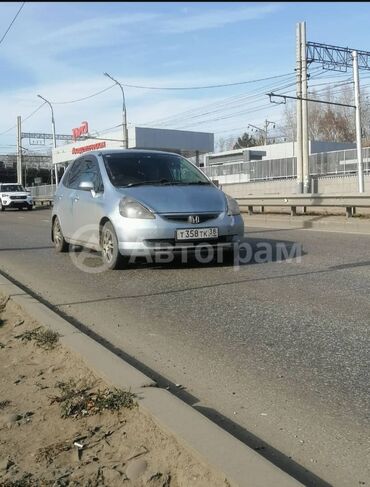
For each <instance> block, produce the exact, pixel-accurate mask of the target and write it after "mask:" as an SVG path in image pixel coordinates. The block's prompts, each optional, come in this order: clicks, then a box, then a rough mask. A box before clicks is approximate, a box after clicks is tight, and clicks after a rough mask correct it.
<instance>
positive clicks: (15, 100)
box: [0, 2, 370, 153]
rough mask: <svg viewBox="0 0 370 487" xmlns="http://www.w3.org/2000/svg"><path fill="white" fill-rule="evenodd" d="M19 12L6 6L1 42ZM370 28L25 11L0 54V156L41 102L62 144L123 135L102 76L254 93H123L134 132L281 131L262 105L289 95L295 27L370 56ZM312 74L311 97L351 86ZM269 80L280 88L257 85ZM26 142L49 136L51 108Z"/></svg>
mask: <svg viewBox="0 0 370 487" xmlns="http://www.w3.org/2000/svg"><path fill="white" fill-rule="evenodd" d="M20 6H21V2H2V3H1V4H0V39H1V37H2V36H3V34H4V33H5V31H6V29H7V28H8V26H9V24H10V22H11V20H12V19H13V17H14V15H15V14H16V12H17V11H18V9H19V8H20ZM369 19H370V3H367V2H364V3H360V2H355V3H353V2H330V3H328V2H294V3H293V2H292V3H287V2H286V3H285V2H258V3H257V2H204V3H202V2H166V3H163V2H138V3H137V2H135V3H134V2H86V3H84V2H73V3H72V2H70V3H68V2H56V3H53V2H43V3H41V2H26V3H25V5H24V7H23V9H22V10H21V12H20V14H19V16H18V17H17V19H16V21H15V22H14V24H13V26H12V28H11V29H10V30H9V32H8V34H7V35H6V37H5V38H4V40H3V41H2V42H1V43H0V153H9V152H13V151H14V150H15V143H16V142H15V140H16V139H15V137H16V130H15V128H12V129H11V130H9V131H8V132H6V131H7V130H8V129H10V128H11V127H13V126H14V125H15V123H16V117H17V115H21V116H22V118H23V119H25V118H26V117H27V116H29V115H30V114H31V113H32V112H34V111H35V110H37V109H38V107H40V105H41V104H42V101H41V100H40V99H39V98H38V97H37V94H41V95H42V96H43V97H45V98H47V99H48V100H50V101H51V102H52V103H53V107H54V112H55V122H56V129H57V132H58V133H63V134H70V133H71V130H72V128H73V127H78V126H79V125H80V123H81V122H82V121H85V120H87V121H88V122H89V128H90V132H91V133H95V132H98V131H102V130H105V129H108V128H111V127H114V126H116V125H118V124H120V123H121V120H122V114H121V113H122V112H121V108H122V95H121V91H120V89H119V87H118V86H112V85H113V83H112V81H111V80H109V79H108V78H107V77H105V76H104V75H103V73H104V72H108V73H109V74H111V75H112V76H113V77H115V78H116V79H118V80H119V81H120V82H121V83H123V84H127V85H130V84H131V85H139V86H145V87H148V86H150V87H167V88H168V87H171V88H183V87H194V86H197V87H199V86H201V87H202V86H209V85H219V84H228V83H237V82H245V81H248V82H249V83H245V84H242V85H236V86H229V87H219V88H208V89H206V88H204V89H196V90H193V89H188V90H177V89H176V90H149V89H139V88H132V87H126V86H125V87H124V90H125V96H126V106H127V117H128V121H129V124H131V125H138V126H152V127H165V128H178V129H184V130H197V131H198V130H199V131H204V132H208V131H209V132H214V133H215V137H216V138H217V137H228V136H230V135H232V134H233V135H238V134H240V133H242V132H244V131H245V130H246V128H247V126H248V124H254V125H256V126H262V124H263V123H264V120H265V119H268V120H270V121H274V122H275V121H276V124H277V127H279V123H280V122H281V119H282V110H283V108H282V106H280V105H276V104H271V103H269V99H268V97H267V96H266V94H265V93H267V92H270V91H272V90H276V89H280V93H286V94H287V93H290V94H294V89H295V88H294V68H295V29H296V23H297V22H299V21H306V23H307V40H309V41H315V42H322V43H326V44H332V45H339V46H349V47H353V48H356V49H362V50H367V49H370V34H369V28H368V25H369ZM310 69H312V81H310V83H311V84H312V86H313V85H314V84H320V83H323V81H326V80H328V81H332V82H333V83H334V82H335V80H338V79H340V80H342V79H345V76H347V78H348V76H350V75H351V73H347V74H346V75H345V74H342V75H340V74H339V75H338V73H336V74H334V75H333V78H330V76H331V74H328V73H327V72H323V70H322V68H320V67H319V66H317V65H316V66H312V67H311V68H310ZM361 74H362V73H361ZM274 76H280V77H278V78H274V79H270V80H266V81H255V80H260V79H264V78H272V77H274ZM110 86H112V88H110V89H108V90H107V91H105V92H104V93H101V94H100V95H97V96H93V97H91V98H89V99H87V100H84V101H79V102H74V103H61V102H70V101H73V100H76V99H80V98H83V97H86V96H89V95H91V94H94V93H96V92H98V91H101V90H104V89H105V88H109V87H110ZM285 87H286V88H285ZM22 130H23V131H27V132H31V131H32V132H50V131H51V116H50V109H49V107H48V106H47V105H44V106H42V107H41V108H40V109H39V110H38V111H37V112H36V113H35V114H34V115H33V116H31V117H30V118H29V119H28V120H25V121H24V122H23V125H22ZM4 132H6V133H4ZM24 145H25V146H26V147H27V141H24ZM31 148H32V147H31Z"/></svg>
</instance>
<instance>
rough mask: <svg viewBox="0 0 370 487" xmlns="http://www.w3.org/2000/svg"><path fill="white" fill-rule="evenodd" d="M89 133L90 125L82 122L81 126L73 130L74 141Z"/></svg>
mask: <svg viewBox="0 0 370 487" xmlns="http://www.w3.org/2000/svg"><path fill="white" fill-rule="evenodd" d="M88 133H89V124H88V123H87V122H81V126H80V127H77V128H75V129H72V137H73V140H76V139H78V138H79V137H81V135H84V134H88Z"/></svg>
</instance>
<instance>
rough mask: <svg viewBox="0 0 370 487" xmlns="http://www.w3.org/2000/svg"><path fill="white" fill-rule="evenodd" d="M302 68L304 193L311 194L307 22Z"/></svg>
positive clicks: (303, 42)
mask: <svg viewBox="0 0 370 487" xmlns="http://www.w3.org/2000/svg"><path fill="white" fill-rule="evenodd" d="M301 66H302V78H301V83H302V98H303V100H302V167H303V171H302V172H303V192H304V193H309V192H310V177H309V141H308V101H307V53H306V22H301Z"/></svg>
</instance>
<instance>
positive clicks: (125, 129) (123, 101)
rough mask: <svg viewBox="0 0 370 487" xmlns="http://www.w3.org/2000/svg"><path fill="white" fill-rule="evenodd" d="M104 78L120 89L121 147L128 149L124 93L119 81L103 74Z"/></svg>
mask: <svg viewBox="0 0 370 487" xmlns="http://www.w3.org/2000/svg"><path fill="white" fill-rule="evenodd" d="M104 76H107V78H110V79H111V80H112V81H114V82H115V83H116V85H118V86H119V87H120V88H121V92H122V142H123V147H124V148H125V149H128V132H127V112H126V102H125V92H124V91H123V86H122V85H121V83H120V82H119V81H117V80H116V79H114V78H113V77H112V76H111V75H110V74H108V73H104Z"/></svg>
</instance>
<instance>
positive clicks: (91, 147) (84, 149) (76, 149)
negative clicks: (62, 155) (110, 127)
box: [72, 141, 107, 154]
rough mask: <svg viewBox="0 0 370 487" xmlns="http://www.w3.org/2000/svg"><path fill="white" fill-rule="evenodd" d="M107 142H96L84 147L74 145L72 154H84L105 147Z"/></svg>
mask: <svg viewBox="0 0 370 487" xmlns="http://www.w3.org/2000/svg"><path fill="white" fill-rule="evenodd" d="M106 145H107V143H106V142H105V141H104V142H97V143H96V144H90V145H84V146H83V147H73V148H72V154H83V153H84V152H89V151H91V150H97V149H104V147H105V146H106Z"/></svg>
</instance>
